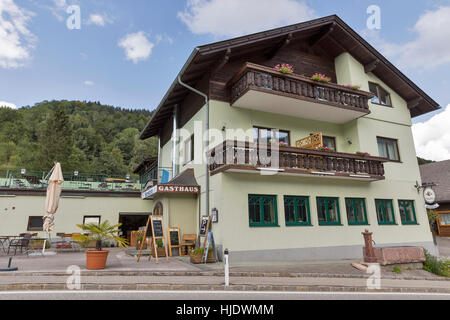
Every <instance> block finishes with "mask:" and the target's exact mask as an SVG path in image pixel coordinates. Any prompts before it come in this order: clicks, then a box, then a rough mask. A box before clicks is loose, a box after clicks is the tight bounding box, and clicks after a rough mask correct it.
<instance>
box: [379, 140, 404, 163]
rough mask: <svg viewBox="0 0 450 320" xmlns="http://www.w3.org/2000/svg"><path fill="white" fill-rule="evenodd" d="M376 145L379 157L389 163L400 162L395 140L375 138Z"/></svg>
mask: <svg viewBox="0 0 450 320" xmlns="http://www.w3.org/2000/svg"><path fill="white" fill-rule="evenodd" d="M377 143H378V153H379V155H380V157H382V158H386V159H389V160H391V161H400V155H399V151H398V142H397V140H394V139H389V138H380V137H377Z"/></svg>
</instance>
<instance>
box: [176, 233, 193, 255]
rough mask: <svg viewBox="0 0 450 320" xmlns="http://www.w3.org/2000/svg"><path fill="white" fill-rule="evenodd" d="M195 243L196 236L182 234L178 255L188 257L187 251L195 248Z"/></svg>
mask: <svg viewBox="0 0 450 320" xmlns="http://www.w3.org/2000/svg"><path fill="white" fill-rule="evenodd" d="M196 241H197V235H195V234H183V239H182V241H181V244H180V247H181V252H180V255H183V256H188V255H189V250H190V249H194V248H195V243H196Z"/></svg>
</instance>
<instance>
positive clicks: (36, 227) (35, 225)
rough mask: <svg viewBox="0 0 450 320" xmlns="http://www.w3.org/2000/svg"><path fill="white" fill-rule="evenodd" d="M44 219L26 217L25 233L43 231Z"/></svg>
mask: <svg viewBox="0 0 450 320" xmlns="http://www.w3.org/2000/svg"><path fill="white" fill-rule="evenodd" d="M43 218H44V217H28V226H27V231H43V230H44V220H43Z"/></svg>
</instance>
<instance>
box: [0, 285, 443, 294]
mask: <svg viewBox="0 0 450 320" xmlns="http://www.w3.org/2000/svg"><path fill="white" fill-rule="evenodd" d="M81 290H82V291H97V290H102V291H117V290H119V291H122V290H123V291H135V290H143V291H155V290H167V291H266V292H267V291H269V292H270V291H281V292H283V291H284V292H287V291H290V292H372V293H380V292H392V293H447V294H450V289H446V288H445V289H444V288H383V289H379V290H377V289H368V288H366V287H343V286H314V285H311V286H289V285H230V286H229V287H228V288H226V287H225V286H223V285H182V284H176V285H170V284H169V285H168V284H92V283H87V284H82V285H81ZM5 291H8V292H14V291H70V290H67V288H66V285H65V284H54V283H52V284H6V285H0V292H5ZM74 291H76V290H74Z"/></svg>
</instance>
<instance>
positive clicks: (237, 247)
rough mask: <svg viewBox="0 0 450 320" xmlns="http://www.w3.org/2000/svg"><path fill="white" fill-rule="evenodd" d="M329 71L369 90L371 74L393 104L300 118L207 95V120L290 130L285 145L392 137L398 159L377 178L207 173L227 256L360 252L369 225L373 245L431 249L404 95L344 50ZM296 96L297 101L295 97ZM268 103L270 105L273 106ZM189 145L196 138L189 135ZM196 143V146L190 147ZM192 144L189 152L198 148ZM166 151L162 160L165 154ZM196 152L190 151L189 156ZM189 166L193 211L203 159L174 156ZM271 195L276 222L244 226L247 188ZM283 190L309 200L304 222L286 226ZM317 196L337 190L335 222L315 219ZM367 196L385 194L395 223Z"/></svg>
mask: <svg viewBox="0 0 450 320" xmlns="http://www.w3.org/2000/svg"><path fill="white" fill-rule="evenodd" d="M335 65H336V72H337V78H338V83H339V84H348V83H351V84H359V85H361V86H362V87H361V90H364V91H369V86H368V82H369V81H372V82H376V83H378V84H380V85H381V86H382V87H383V88H384V89H385V90H387V91H388V92H389V93H390V95H391V99H392V105H393V107H392V108H391V107H385V106H379V105H375V104H372V103H369V105H370V111H371V113H370V114H369V115H367V116H364V117H363V118H359V119H356V120H353V121H350V122H348V123H345V124H333V123H327V122H320V121H313V120H306V119H301V118H295V117H289V116H285V115H279V114H276V113H266V112H259V111H254V110H249V109H244V108H236V107H231V106H230V105H229V104H228V103H226V102H220V101H211V102H210V128H214V129H218V130H222V128H226V130H227V131H229V130H230V129H234V130H237V129H243V130H244V131H245V130H251V129H252V128H253V127H254V126H259V127H268V128H274V129H282V130H289V131H290V138H291V145H295V141H297V140H299V139H301V138H304V137H307V136H309V135H310V134H311V133H316V132H323V134H324V135H326V136H333V137H335V138H336V144H337V151H338V152H345V153H355V152H357V151H361V152H369V153H370V154H371V155H373V156H378V155H379V154H378V146H377V136H380V137H385V138H392V139H396V140H398V146H399V152H400V159H401V162H387V163H386V164H385V171H386V173H385V177H386V179H385V180H383V181H377V182H368V181H366V182H363V181H356V180H343V179H338V178H331V177H327V178H325V177H305V176H281V175H276V176H261V175H260V174H259V173H255V174H252V173H236V172H224V173H219V174H217V175H214V176H212V177H211V178H210V208H211V209H212V208H217V209H218V211H219V222H218V223H214V224H213V227H212V231H213V232H214V237H215V240H216V243H217V244H219V245H221V246H222V247H223V248H225V247H226V248H228V249H230V250H231V252H233V253H234V255H235V258H242V259H249V258H250V257H251V258H255V259H256V258H265V257H280V258H283V259H292V260H295V259H316V258H317V259H322V258H360V257H361V256H362V246H363V237H362V235H361V232H363V231H364V230H365V229H369V230H370V231H371V232H373V233H374V234H373V237H374V240H375V241H376V243H377V245H380V246H390V245H404V246H409V245H420V246H424V247H426V248H427V249H428V250H430V251H431V252H435V246H434V244H433V239H432V235H431V232H430V228H429V226H428V220H427V215H426V210H425V207H424V205H425V203H424V200H423V197H422V195H421V194H419V193H418V192H417V189H416V188H415V187H414V185H415V184H416V181H419V182H420V174H419V166H418V163H417V160H416V152H415V148H414V142H413V136H412V131H411V125H412V122H411V116H410V113H409V110H408V108H407V103H406V102H405V101H404V100H403V99H402V98H401V97H400V96H399V95H398V94H397V93H395V92H394V91H393V90H391V89H390V88H389V87H388V86H387V85H386V84H384V83H383V82H382V81H380V80H379V79H378V78H376V77H375V76H374V75H373V74H371V73H368V74H366V73H365V72H364V67H363V66H362V65H361V64H360V63H359V62H358V61H356V60H355V59H354V58H353V57H352V56H351V55H349V54H347V53H344V54H342V55H341V56H339V57H338V58H336V63H335ZM298 103H299V104H300V103H302V102H301V101H298ZM274 108H276V106H274ZM204 109H205V108H203V109H201V111H199V112H198V113H197V114H196V115H195V116H194V117H193V118H192V119H191V120H190V121H189V122H188V123H187V124H186V125H185V126H184V127H183V129H185V130H187V131H188V132H189V134H192V133H193V132H194V123H195V121H204ZM225 138H227V139H236V140H244V139H243V138H237V137H230V136H229V137H225V136H224V137H222V138H220V137H219V138H215V137H214V139H213V138H212V139H211V144H210V147H211V148H212V147H215V146H216V145H218V144H219V143H220V142H221V141H222V140H223V139H225ZM180 140H181V142H180V148H179V156H180V157H182V155H183V153H184V150H183V145H184V144H183V139H182V138H181V139H180ZM247 140H252V137H248V138H247ZM349 142H351V143H349ZM171 145H172V144H171V142H169V143H167V144H166V145H165V146H163V148H162V149H163V151H162V157H163V158H162V159H163V161H164V162H163V163H164V164H163V165H165V166H167V165H168V166H170V165H171V157H170V151H169V150H171V147H172V146H171ZM196 145H197V146H199V145H203V142H202V140H200V137H197V136H196ZM196 149H197V150H198V148H196ZM204 151H205V150H204V149H203V150H202V152H200V151H198V152H197V154H196V156H197V157H201V156H202V154H203V153H204ZM168 159H170V161H169V160H168ZM197 159H198V158H197ZM187 168H194V170H195V175H196V177H197V180H198V182H199V184H200V185H201V186H202V195H201V206H200V213H201V215H205V214H206V213H205V212H204V208H205V203H204V193H205V189H204V187H205V171H206V170H205V165H204V164H192V163H190V164H187V165H184V164H181V165H180V167H179V172H182V171H183V170H185V169H187ZM249 194H261V195H276V196H277V207H278V225H279V226H278V227H262V228H261V227H259V228H255V227H250V226H249V209H248V195H249ZM284 196H307V197H309V201H310V211H311V212H310V214H311V222H312V226H308V227H305V226H294V227H292V226H289V227H288V226H286V223H285V212H284V202H283V198H284ZM317 197H337V198H339V206H340V218H341V222H342V225H341V226H319V223H318V216H317V204H316V198H317ZM345 198H364V199H365V200H366V208H367V216H368V223H369V225H363V226H350V225H349V224H348V221H347V213H346V207H345ZM375 199H392V203H393V207H394V211H395V220H396V225H387V226H386V225H379V223H378V220H377V216H376V210H375ZM398 200H413V201H414V206H415V212H416V216H417V224H416V225H402V223H401V219H400V212H399V207H398Z"/></svg>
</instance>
